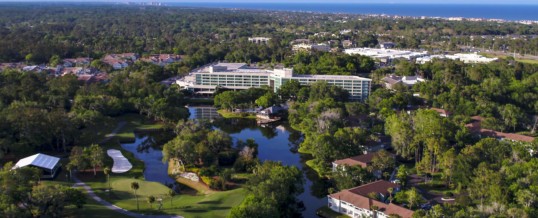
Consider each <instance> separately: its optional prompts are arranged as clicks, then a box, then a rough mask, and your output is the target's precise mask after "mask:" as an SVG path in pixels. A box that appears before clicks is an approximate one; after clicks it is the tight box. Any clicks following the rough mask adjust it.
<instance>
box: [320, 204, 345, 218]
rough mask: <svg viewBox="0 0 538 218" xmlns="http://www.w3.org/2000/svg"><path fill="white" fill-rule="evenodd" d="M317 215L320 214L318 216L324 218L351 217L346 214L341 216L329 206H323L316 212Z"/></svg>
mask: <svg viewBox="0 0 538 218" xmlns="http://www.w3.org/2000/svg"><path fill="white" fill-rule="evenodd" d="M316 213H317V214H318V216H320V217H324V218H349V217H350V216H348V215H345V214H340V213H337V212H334V211H333V210H331V209H330V208H329V207H327V206H323V207H321V208H319V209H318V210H317V211H316Z"/></svg>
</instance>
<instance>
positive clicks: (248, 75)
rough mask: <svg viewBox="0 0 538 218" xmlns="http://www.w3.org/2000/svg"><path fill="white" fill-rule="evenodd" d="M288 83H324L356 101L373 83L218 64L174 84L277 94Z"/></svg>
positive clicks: (207, 89) (356, 78)
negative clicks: (261, 89)
mask: <svg viewBox="0 0 538 218" xmlns="http://www.w3.org/2000/svg"><path fill="white" fill-rule="evenodd" d="M290 80H297V81H299V83H301V85H308V84H311V83H314V82H317V81H326V82H327V83H328V84H330V85H335V86H339V87H341V88H343V89H345V90H347V91H348V92H349V94H350V98H351V100H359V101H362V100H364V99H366V98H367V97H368V95H369V94H370V88H371V82H372V80H371V79H368V78H363V77H359V76H340V75H296V74H293V69H290V68H283V69H274V70H266V69H260V68H254V67H249V66H248V65H247V64H245V63H218V64H213V65H209V66H207V67H203V68H200V69H198V70H195V71H193V72H191V73H190V74H189V76H186V77H184V78H182V79H180V80H178V81H177V82H176V83H177V84H178V85H180V86H182V87H184V88H185V89H189V90H191V91H193V92H195V93H197V94H213V93H214V92H215V90H216V87H217V86H219V87H222V88H226V89H232V90H242V89H248V88H252V87H257V88H258V87H262V86H270V87H272V88H273V89H274V91H277V90H278V89H279V88H280V86H282V85H283V84H284V83H286V82H287V81H290Z"/></svg>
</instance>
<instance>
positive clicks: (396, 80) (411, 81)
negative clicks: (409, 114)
mask: <svg viewBox="0 0 538 218" xmlns="http://www.w3.org/2000/svg"><path fill="white" fill-rule="evenodd" d="M382 81H383V85H384V86H385V88H387V89H393V88H394V86H395V85H396V84H402V85H405V86H407V87H411V86H413V85H415V84H417V83H419V82H424V81H426V80H425V79H423V78H422V77H420V76H396V75H393V74H391V75H387V76H385V77H384V78H383V79H382Z"/></svg>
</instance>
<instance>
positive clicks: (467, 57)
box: [416, 53, 497, 64]
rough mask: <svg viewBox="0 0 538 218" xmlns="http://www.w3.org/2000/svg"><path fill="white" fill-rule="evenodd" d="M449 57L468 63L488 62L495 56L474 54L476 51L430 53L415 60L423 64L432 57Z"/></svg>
mask: <svg viewBox="0 0 538 218" xmlns="http://www.w3.org/2000/svg"><path fill="white" fill-rule="evenodd" d="M436 58H437V59H451V60H459V61H462V62H463V63H466V64H469V63H490V62H492V61H496V60H497V58H487V57H484V56H482V55H479V54H476V53H467V54H464V53H458V54H454V55H431V56H425V57H420V58H417V60H416V62H417V63H418V64H425V63H427V62H430V61H432V60H433V59H436Z"/></svg>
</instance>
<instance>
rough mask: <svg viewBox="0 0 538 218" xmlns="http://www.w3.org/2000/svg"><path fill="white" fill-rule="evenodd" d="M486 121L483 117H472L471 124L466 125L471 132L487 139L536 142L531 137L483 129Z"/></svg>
mask: <svg viewBox="0 0 538 218" xmlns="http://www.w3.org/2000/svg"><path fill="white" fill-rule="evenodd" d="M484 119H485V118H483V117H481V116H473V117H471V123H468V124H466V125H465V127H467V128H468V129H469V130H470V131H471V132H473V133H475V134H480V135H482V136H486V137H492V138H502V139H509V140H512V141H520V142H533V141H534V137H531V136H526V135H520V134H515V133H504V132H498V131H495V130H491V129H482V127H481V123H482V121H483V120H484Z"/></svg>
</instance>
